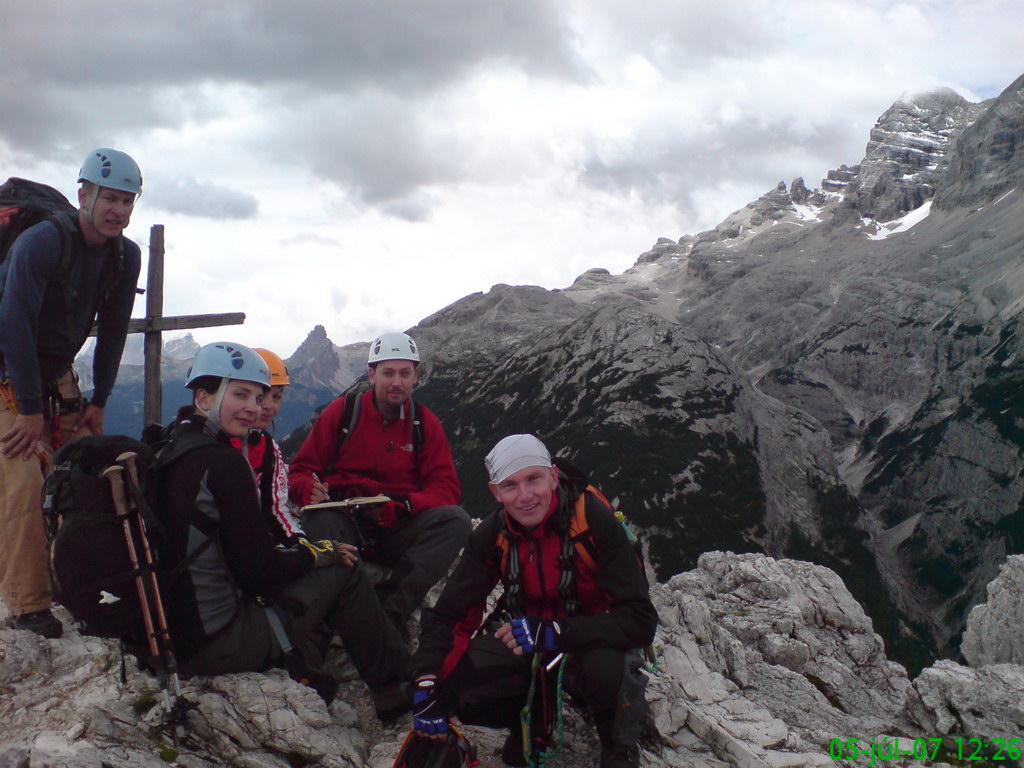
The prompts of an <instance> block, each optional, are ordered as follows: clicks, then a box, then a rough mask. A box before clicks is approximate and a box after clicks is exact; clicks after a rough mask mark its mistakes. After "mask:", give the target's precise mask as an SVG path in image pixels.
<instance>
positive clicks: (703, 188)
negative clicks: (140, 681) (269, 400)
mask: <svg viewBox="0 0 1024 768" xmlns="http://www.w3.org/2000/svg"><path fill="white" fill-rule="evenodd" d="M0 9H2V17H0V18H2V21H3V23H2V25H0V64H2V75H0V110H2V112H0V171H2V172H4V174H5V175H12V176H13V175H16V176H25V177H29V178H34V179H39V180H41V181H45V182H47V183H49V184H52V185H54V186H56V187H58V188H59V189H61V190H62V191H64V192H65V193H67V194H68V195H69V196H72V195H73V194H74V190H75V184H74V181H75V178H76V174H77V171H78V168H79V165H80V164H81V160H82V158H83V157H84V155H85V154H86V152H87V151H88V150H90V149H91V148H93V147H96V146H112V147H115V148H118V149H123V150H125V151H127V152H129V153H130V154H132V155H133V156H134V157H135V158H136V160H138V162H139V164H140V166H141V167H142V170H143V175H144V179H145V192H144V194H143V196H142V199H141V200H140V202H139V205H138V207H137V209H136V212H135V215H134V218H133V221H132V224H131V226H130V228H129V235H130V236H131V237H133V238H134V239H136V240H137V241H138V242H139V243H140V244H142V245H143V248H144V250H145V246H146V245H147V244H148V241H149V230H150V227H151V226H152V225H154V224H163V225H165V227H166V242H167V276H166V297H165V313H167V314H193V313H207V312H229V311H239V312H245V313H246V315H247V319H246V322H245V325H244V326H240V327H235V328H232V329H223V330H216V329H215V330H204V331H200V332H196V334H195V335H196V337H197V339H198V340H199V341H201V342H208V341H214V340H216V339H217V338H219V337H228V338H233V339H235V340H238V341H242V342H244V343H248V344H250V345H254V346H267V347H270V348H272V349H275V350H276V351H278V352H280V353H281V354H282V355H283V356H287V355H289V354H291V352H292V351H293V350H294V349H295V347H296V346H298V344H299V343H301V341H302V340H303V339H304V338H305V336H306V334H307V333H308V332H309V331H310V329H312V327H313V326H314V325H316V324H322V325H324V326H325V327H326V328H327V332H328V334H329V336H330V337H331V338H332V339H333V340H334V341H335V342H336V343H339V344H345V343H349V342H353V341H364V340H368V339H370V338H372V337H373V336H374V335H376V334H377V333H379V332H381V331H385V330H395V329H404V328H408V327H410V326H412V325H414V324H415V323H416V322H417V321H419V320H420V319H422V318H423V317H425V316H427V315H429V314H431V313H432V312H434V311H436V310H438V309H440V308H442V307H444V306H446V305H448V304H450V303H451V302H453V301H455V300H457V299H459V298H460V297H462V296H464V295H466V294H468V293H472V292H474V291H486V290H488V289H489V288H490V286H491V285H493V284H495V283H511V284H520V283H525V284H536V285H543V286H545V287H549V288H555V287H564V286H566V285H569V284H571V283H572V281H573V279H574V278H575V277H576V276H577V275H579V274H580V273H581V272H583V271H585V270H586V269H589V268H591V267H605V268H607V269H609V270H611V271H613V272H621V271H622V270H624V269H626V268H628V267H629V266H631V265H632V263H633V262H634V261H635V259H636V257H637V256H638V255H639V254H640V253H642V252H643V251H645V250H647V249H648V248H649V247H650V246H651V245H652V244H653V243H654V242H655V241H656V240H657V238H658V237H670V238H673V239H675V238H678V237H680V236H682V235H684V234H693V233H697V232H699V231H701V230H703V229H708V228H710V227H712V226H714V225H715V224H717V223H718V222H719V221H720V220H721V219H722V218H724V217H725V216H726V215H727V214H728V213H730V212H731V211H733V210H735V209H737V208H740V207H742V206H743V205H744V204H746V203H747V202H749V201H750V200H753V199H755V198H756V197H758V196H759V195H761V194H763V193H764V192H765V191H767V190H768V189H769V188H771V187H772V186H774V185H775V184H776V183H778V182H779V181H780V180H785V181H786V182H787V183H788V182H789V181H791V180H792V179H794V178H795V177H797V176H802V177H804V178H805V179H806V181H807V185H808V187H814V186H818V185H819V184H820V179H821V178H822V177H823V176H824V174H825V173H826V172H827V171H828V169H830V168H835V167H838V166H839V165H840V164H841V163H847V164H853V163H856V162H858V161H859V160H860V159H861V157H862V155H863V151H864V146H865V144H866V142H867V138H868V132H869V131H870V129H871V127H872V125H873V124H874V122H875V120H876V119H877V118H878V116H879V115H880V114H881V113H882V112H883V111H885V109H886V108H887V107H888V106H889V105H890V104H891V103H892V102H893V101H894V100H896V99H897V98H899V97H900V95H901V94H903V93H905V92H906V93H916V92H920V91H926V90H930V89H933V88H936V87H949V88H953V89H955V90H956V91H958V92H959V93H960V94H961V95H963V96H965V97H966V98H968V99H970V100H972V101H979V100H981V99H985V98H990V97H992V96H994V95H997V94H998V93H999V92H1000V91H1002V90H1003V89H1004V88H1005V87H1006V86H1007V85H1009V84H1010V82H1012V81H1013V80H1014V79H1015V78H1016V77H1018V76H1019V75H1020V74H1021V73H1022V72H1024V55H1022V51H1024V2H1021V1H1020V0H969V1H967V0H964V1H963V2H961V1H959V0H909V1H905V2H893V1H891V0H850V1H849V2H846V1H840V0H707V1H704V0H672V1H671V2H670V1H668V0H590V1H585V0H215V1H210V0H202V1H199V0H133V2H128V3H119V4H116V5H113V6H111V5H102V4H100V5H97V4H95V3H85V2H57V1H56V0H32V2H30V3H29V2H24V1H23V0H0ZM143 306H144V304H143V301H142V300H141V299H140V301H139V302H138V303H137V306H136V314H137V315H140V314H142V310H143Z"/></svg>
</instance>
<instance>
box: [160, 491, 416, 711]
mask: <svg viewBox="0 0 1024 768" xmlns="http://www.w3.org/2000/svg"><path fill="white" fill-rule="evenodd" d="M324 512H325V511H323V510H321V511H315V512H313V513H311V514H309V515H307V516H306V517H304V518H303V520H302V525H303V528H304V529H305V531H306V536H307V538H308V539H310V540H311V541H317V540H320V539H339V540H340V539H342V533H343V532H342V530H341V524H340V522H339V521H338V519H337V516H336V515H333V514H325V513H324ZM265 597H266V598H267V600H268V602H269V603H270V606H269V609H270V610H273V611H275V612H276V613H277V615H278V616H279V617H280V618H281V621H282V624H283V625H284V628H285V632H286V634H287V636H288V640H289V641H290V642H291V644H292V645H293V646H294V648H295V649H296V651H298V652H299V653H300V655H301V656H302V657H303V658H304V659H305V660H306V661H307V663H309V664H310V665H311V666H314V667H318V666H320V665H321V664H322V662H323V654H324V652H325V650H326V648H325V647H324V646H325V642H329V641H330V637H329V636H327V632H325V631H324V628H325V626H326V628H327V629H328V630H329V631H330V632H333V633H334V634H337V635H338V636H339V637H340V638H341V641H342V642H343V643H344V645H345V650H346V651H348V654H349V656H350V657H351V659H352V663H353V664H354V665H355V667H356V670H357V671H358V672H359V675H360V677H362V679H363V681H364V682H365V683H366V685H367V686H368V687H369V689H370V691H371V692H383V691H388V690H390V689H393V688H395V687H397V686H399V685H401V684H402V683H404V682H405V681H407V680H408V677H409V653H408V651H407V649H406V647H405V643H404V642H403V641H402V638H401V636H399V634H398V632H397V631H396V629H395V627H394V626H393V625H392V623H391V622H390V621H388V618H387V616H386V615H385V613H384V611H383V610H382V609H381V606H380V602H379V601H378V599H377V595H376V593H375V592H374V588H373V583H372V582H371V580H370V578H369V577H368V575H367V573H366V569H365V568H364V567H362V565H361V564H357V565H356V566H354V567H351V568H350V567H348V566H344V565H333V566H329V567H326V568H317V569H315V570H312V571H310V572H309V573H307V574H306V575H305V576H303V577H302V578H300V579H297V580H296V581H294V582H292V583H291V584H288V585H287V586H285V587H282V588H280V589H278V590H275V591H274V593H272V594H268V595H266V596H265ZM267 610H268V606H265V605H262V604H261V603H260V602H258V601H257V598H256V597H247V598H246V599H245V600H244V601H243V603H242V605H241V606H240V609H239V611H238V613H237V614H236V615H235V618H234V619H232V621H231V622H230V623H229V624H228V625H227V626H226V627H224V628H223V629H222V630H220V631H219V632H218V633H217V634H216V635H215V636H214V637H213V638H212V639H211V640H210V642H209V643H207V644H206V645H205V646H203V647H202V648H201V649H200V650H199V651H198V652H197V653H195V654H193V655H191V656H189V657H188V658H187V659H182V660H181V661H180V664H179V668H180V671H181V672H182V674H185V675H219V674H225V673H230V672H260V671H263V670H266V669H269V668H271V667H279V666H283V665H284V656H285V654H284V649H283V648H282V647H281V643H280V642H279V640H278V638H277V636H276V634H275V632H274V629H273V627H272V626H271V623H270V620H269V619H268V617H267Z"/></svg>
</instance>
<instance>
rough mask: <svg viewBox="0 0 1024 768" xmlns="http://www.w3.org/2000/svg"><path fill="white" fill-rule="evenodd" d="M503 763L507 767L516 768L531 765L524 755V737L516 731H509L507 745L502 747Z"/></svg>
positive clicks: (506, 739)
mask: <svg viewBox="0 0 1024 768" xmlns="http://www.w3.org/2000/svg"><path fill="white" fill-rule="evenodd" d="M501 762H503V763H504V764H505V765H513V766H516V768H523V766H526V765H529V764H528V763H527V762H526V755H524V754H523V736H522V734H520V733H516V731H514V730H513V731H509V734H508V736H507V737H506V738H505V743H504V744H502V745H501Z"/></svg>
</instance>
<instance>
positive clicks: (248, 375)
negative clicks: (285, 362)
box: [185, 341, 270, 389]
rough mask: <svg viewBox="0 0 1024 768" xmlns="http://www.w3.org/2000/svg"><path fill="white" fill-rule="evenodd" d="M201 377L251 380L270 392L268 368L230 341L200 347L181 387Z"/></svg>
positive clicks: (264, 363)
mask: <svg viewBox="0 0 1024 768" xmlns="http://www.w3.org/2000/svg"><path fill="white" fill-rule="evenodd" d="M203 376H216V377H217V378H220V379H238V380H241V381H252V382H255V383H256V384H259V385H261V386H262V387H263V388H264V389H270V368H269V367H268V366H267V363H266V361H265V360H264V359H263V358H262V357H260V355H259V353H257V352H256V351H255V350H252V349H249V348H248V347H245V346H242V345H241V344H235V343H234V342H231V341H215V342H213V343H212V344H207V345H206V346H205V347H201V348H200V350H199V351H198V352H196V356H195V357H194V358H192V365H191V366H190V367H189V369H188V372H187V373H186V374H185V386H186V387H189V388H191V387H192V384H193V383H194V382H195V381H196V379H199V378H201V377H203Z"/></svg>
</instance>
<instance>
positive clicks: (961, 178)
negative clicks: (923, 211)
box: [935, 75, 1024, 209]
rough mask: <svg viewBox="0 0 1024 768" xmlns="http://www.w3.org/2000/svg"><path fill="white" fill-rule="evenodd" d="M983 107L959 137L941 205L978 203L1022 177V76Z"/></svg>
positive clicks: (941, 193)
mask: <svg viewBox="0 0 1024 768" xmlns="http://www.w3.org/2000/svg"><path fill="white" fill-rule="evenodd" d="M987 106H988V109H986V110H985V111H984V112H983V113H982V114H981V115H980V116H979V118H978V120H977V121H976V122H975V124H974V125H972V126H971V127H970V128H968V129H966V130H964V131H963V132H962V133H961V134H960V136H959V137H958V138H957V141H956V144H955V146H954V148H953V151H952V153H951V156H950V160H949V169H948V171H947V173H946V176H945V178H943V180H942V185H941V189H940V190H939V193H938V194H937V195H936V200H935V205H936V206H937V207H939V208H943V209H953V208H969V207H971V206H976V205H981V204H984V203H985V202H986V201H988V200H992V199H993V198H994V197H996V196H998V195H1001V194H1003V193H1005V192H1007V191H1009V190H1011V189H1014V188H1017V189H1019V188H1020V185H1021V182H1022V180H1024V150H1022V149H1021V148H1022V147H1024V75H1022V76H1021V77H1019V78H1017V80H1015V81H1014V82H1013V83H1011V84H1010V85H1009V87H1007V89H1006V90H1005V91H1003V92H1002V93H1001V94H1000V95H999V96H998V97H997V98H996V99H994V100H992V102H990V103H987Z"/></svg>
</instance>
